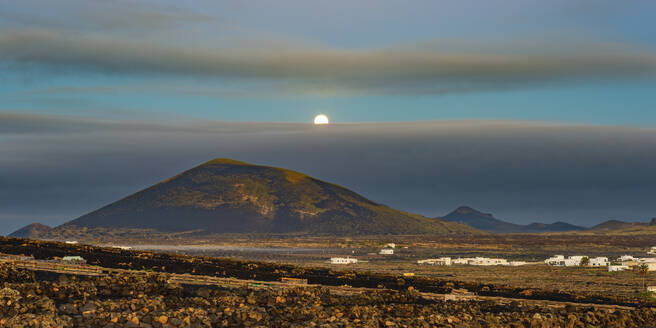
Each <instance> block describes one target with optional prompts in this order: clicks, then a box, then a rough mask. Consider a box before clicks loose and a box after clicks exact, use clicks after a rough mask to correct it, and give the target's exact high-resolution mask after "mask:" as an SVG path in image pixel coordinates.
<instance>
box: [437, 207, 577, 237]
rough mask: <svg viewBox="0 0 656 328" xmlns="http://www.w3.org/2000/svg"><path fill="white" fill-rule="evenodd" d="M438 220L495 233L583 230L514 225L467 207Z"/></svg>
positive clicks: (558, 224)
mask: <svg viewBox="0 0 656 328" xmlns="http://www.w3.org/2000/svg"><path fill="white" fill-rule="evenodd" d="M439 219H443V220H446V221H451V222H460V223H464V224H467V225H469V226H471V227H473V228H476V229H480V230H483V231H488V232H497V233H519V232H523V233H531V232H562V231H575V230H583V229H585V228H583V227H579V226H575V225H573V224H569V223H566V222H555V223H551V224H547V223H531V224H529V225H521V224H515V223H510V222H506V221H503V220H499V219H497V218H495V217H494V216H493V215H492V214H489V213H483V212H480V211H478V210H475V209H473V208H471V207H468V206H461V207H458V208H457V209H456V210H455V211H453V212H451V213H449V214H447V215H445V216H444V217H441V218H439Z"/></svg>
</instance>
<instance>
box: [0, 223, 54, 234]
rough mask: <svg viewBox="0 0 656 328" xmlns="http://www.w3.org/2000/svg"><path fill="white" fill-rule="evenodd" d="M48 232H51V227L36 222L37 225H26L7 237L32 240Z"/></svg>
mask: <svg viewBox="0 0 656 328" xmlns="http://www.w3.org/2000/svg"><path fill="white" fill-rule="evenodd" d="M50 230H52V228H51V227H49V226H47V225H45V224H41V223H38V222H37V223H32V224H28V225H26V226H24V227H22V228H20V229H18V230H16V231H14V232H12V233H11V234H9V237H18V238H34V237H37V236H39V235H40V234H43V233H46V232H48V231H50Z"/></svg>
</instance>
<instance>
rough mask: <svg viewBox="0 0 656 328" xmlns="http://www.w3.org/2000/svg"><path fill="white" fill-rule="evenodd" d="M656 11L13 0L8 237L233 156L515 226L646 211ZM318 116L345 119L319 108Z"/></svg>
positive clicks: (7, 72)
mask: <svg viewBox="0 0 656 328" xmlns="http://www.w3.org/2000/svg"><path fill="white" fill-rule="evenodd" d="M654 12H656V3H654V2H653V1H638V0H634V1H621V2H620V1H610V0H597V1H573V0H569V1H565V0H562V1H561V0H554V1H537V0H536V1H533V0H522V1H520V0H507V1H482V0H480V1H479V0H472V1H467V2H462V1H437V0H433V1H413V2H412V3H408V2H407V1H370V0H363V1H357V2H355V1H330V2H327V1H300V0H299V1H296V0H293V1H265V0H262V1H249V2H244V1H231V0H226V1H220V2H217V1H194V2H193V3H187V2H180V1H146V0H140V1H116V0H112V1H99V0H84V1H82V0H60V1H57V2H52V1H36V0H24V1H7V0H0V119H1V121H0V154H2V156H0V195H3V196H2V198H0V234H2V233H8V232H11V230H12V229H15V228H18V227H20V226H22V225H24V224H27V223H30V222H34V221H40V222H42V223H46V224H51V225H56V224H60V223H63V222H66V221H68V220H70V219H73V218H76V217H78V216H80V215H82V214H85V213H86V212H88V211H91V210H94V209H96V208H98V207H99V206H102V205H105V204H108V203H110V202H112V201H114V200H117V199H119V198H121V197H123V196H125V195H127V194H130V193H132V192H134V191H137V190H139V189H140V188H143V187H146V186H149V185H151V184H153V183H156V182H158V181H160V180H162V179H165V178H167V177H169V176H172V175H174V174H176V173H178V172H179V171H181V170H184V169H187V168H189V167H191V166H194V165H197V164H199V163H202V162H204V161H206V160H209V159H212V158H215V157H233V158H235V159H238V160H249V161H254V162H256V163H259V164H267V165H280V166H284V167H287V168H290V169H296V170H300V171H304V172H305V173H309V174H312V175H315V176H317V177H318V178H321V179H325V180H328V181H332V182H337V183H340V184H342V185H344V186H346V187H348V188H352V189H354V190H356V191H358V192H361V193H363V194H364V195H365V196H367V197H369V198H371V199H373V200H374V201H379V202H382V203H385V204H388V205H390V206H393V207H396V208H399V209H403V210H408V211H413V212H418V213H420V214H424V215H428V216H437V215H443V214H445V213H446V212H448V211H449V210H450V209H452V208H454V207H456V206H458V205H463V204H467V205H471V206H475V207H479V209H480V210H483V211H489V212H494V214H495V215H496V216H497V217H500V218H502V219H507V220H508V221H512V222H517V223H530V222H534V221H542V222H554V221H557V220H567V221H569V222H572V223H578V224H582V225H592V224H595V223H598V222H601V221H603V220H606V219H610V218H614V219H615V218H619V219H634V220H643V221H644V220H647V219H649V218H651V217H654V216H656V204H653V203H656V202H653V201H652V199H653V197H649V195H653V194H656V193H655V192H656V190H654V189H656V187H654V186H655V184H654V183H653V182H654V180H656V173H654V172H653V171H654V170H652V169H650V164H651V163H654V158H653V156H654V155H652V154H651V153H653V151H650V150H651V149H654V148H653V146H654V134H655V133H656V132H655V131H656V130H655V129H656V110H655V109H656V95H655V93H654V89H655V87H656V33H654V32H653V31H654V30H656V26H654V25H656V23H654V20H653V13H654ZM320 113H323V114H326V115H327V116H328V117H330V119H331V122H333V124H331V125H330V126H329V127H328V128H330V129H331V130H326V129H322V130H317V129H315V127H313V126H311V125H310V122H311V121H312V119H313V117H314V116H315V115H317V114H320ZM153 136H157V138H154V137H153ZM224 138H227V140H230V142H229V143H228V142H226V139H224ZM322 138H326V139H322ZM158 140H160V141H158ZM164 141H166V142H164ZM146 145H147V146H146ZM322 147H325V149H323V148H322ZM650 147H652V148H650ZM294 149H297V151H294ZM354 154H357V156H354ZM477 154H480V156H479V155H477ZM73 159H74V160H73ZM390 172H393V173H390Z"/></svg>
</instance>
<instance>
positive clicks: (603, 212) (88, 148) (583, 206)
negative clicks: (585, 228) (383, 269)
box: [0, 113, 656, 233]
mask: <svg viewBox="0 0 656 328" xmlns="http://www.w3.org/2000/svg"><path fill="white" fill-rule="evenodd" d="M0 118H1V119H0V153H2V154H11V156H2V157H1V158H0V196H1V197H0V208H1V209H2V212H1V213H0V232H5V233H8V232H11V230H12V229H15V228H18V227H20V226H22V225H24V224H27V223H30V222H28V221H45V222H44V223H49V224H59V223H62V222H65V221H67V220H70V219H73V218H75V217H78V216H80V215H82V214H85V213H86V212H88V211H91V210H94V209H96V208H98V207H100V206H103V205H106V204H108V203H110V202H113V201H115V200H117V199H119V198H121V197H124V196H126V195H128V194H130V193H133V192H135V191H137V190H139V189H141V188H145V187H147V186H149V185H152V184H154V183H156V182H158V181H161V180H163V179H165V178H168V177H170V176H172V175H175V174H177V173H179V172H181V171H182V170H185V169H188V168H190V167H192V166H195V165H198V164H200V163H202V162H204V161H207V160H210V159H212V158H216V157H229V158H234V159H238V160H244V161H248V162H253V163H258V164H265V165H274V166H281V167H286V168H290V169H295V170H298V171H302V172H305V173H308V174H310V175H312V176H315V177H317V178H320V179H324V180H327V181H331V182H335V183H338V184H341V185H344V186H346V187H348V188H352V189H353V190H355V191H357V192H359V193H362V194H363V195H365V196H367V197H369V198H371V199H372V200H374V201H377V202H381V203H385V204H387V205H390V206H393V207H396V208H400V209H404V210H409V211H415V212H419V213H422V214H425V215H430V216H437V215H442V214H444V213H446V212H448V211H449V210H451V209H453V208H455V207H456V206H458V205H462V204H467V205H471V206H475V207H479V208H480V209H481V210H485V211H490V212H493V213H495V214H496V216H498V217H501V218H504V219H509V220H513V221H515V222H520V223H530V222H533V221H538V220H540V221H546V222H553V221H557V220H567V221H570V222H572V223H577V224H583V225H591V224H594V223H598V222H600V221H603V220H606V219H610V218H618V219H635V220H646V219H648V218H650V217H653V216H656V205H655V204H654V202H653V195H654V194H656V187H655V186H656V172H655V171H654V170H653V163H656V153H654V152H653V149H656V130H654V129H636V128H623V127H606V126H586V125H570V124H558V123H536V122H520V121H436V122H414V123H378V124H339V125H330V126H323V127H316V126H312V125H310V124H284V123H230V122H211V121H204V122H187V123H179V122H178V123H171V122H161V123H159V122H147V121H140V122H120V121H101V120H88V119H86V120H81V119H75V118H66V117H52V116H37V115H30V116H26V115H20V114H10V113H4V114H2V116H0ZM12 218H15V220H12Z"/></svg>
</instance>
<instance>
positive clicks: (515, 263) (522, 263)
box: [508, 261, 526, 266]
mask: <svg viewBox="0 0 656 328" xmlns="http://www.w3.org/2000/svg"><path fill="white" fill-rule="evenodd" d="M508 265H510V266H521V265H526V262H525V261H510V262H508Z"/></svg>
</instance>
